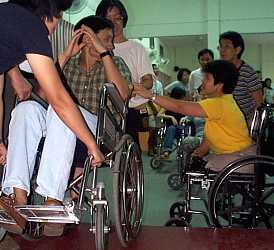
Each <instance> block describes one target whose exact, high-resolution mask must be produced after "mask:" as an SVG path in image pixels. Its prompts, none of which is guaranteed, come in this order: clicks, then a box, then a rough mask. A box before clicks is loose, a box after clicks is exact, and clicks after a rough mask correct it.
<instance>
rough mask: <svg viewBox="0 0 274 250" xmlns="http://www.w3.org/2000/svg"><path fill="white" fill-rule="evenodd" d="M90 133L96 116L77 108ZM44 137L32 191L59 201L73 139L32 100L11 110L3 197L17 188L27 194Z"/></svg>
mask: <svg viewBox="0 0 274 250" xmlns="http://www.w3.org/2000/svg"><path fill="white" fill-rule="evenodd" d="M80 110H81V112H82V114H83V117H84V119H85V120H86V122H87V124H88V126H89V128H90V130H91V132H92V133H93V134H95V132H96V125H97V116H95V115H93V114H91V113H89V112H88V111H87V110H85V109H83V108H81V107H80ZM43 136H46V138H45V143H44V147H43V152H42V156H41V162H40V166H39V170H38V175H37V185H38V187H37V188H36V192H37V193H39V194H40V195H42V196H44V197H51V198H54V199H57V200H60V201H62V200H63V199H64V195H65V191H66V189H67V184H68V179H69V176H70V169H71V165H72V161H73V155H74V150H75V145H76V136H75V135H74V133H73V132H72V131H71V130H70V129H69V128H68V127H67V126H66V125H65V124H64V123H63V121H62V120H61V119H60V118H59V117H58V116H57V114H56V113H55V111H54V110H53V109H52V107H51V106H49V108H48V110H45V109H44V108H43V107H42V106H41V105H40V104H38V103H37V102H35V101H25V102H22V103H19V104H18V105H17V106H16V107H15V108H14V110H13V111H12V116H11V122H10V125H9V138H8V139H9V145H8V153H7V165H6V173H5V177H4V179H3V183H2V190H3V192H4V193H5V194H7V195H9V194H11V193H13V188H14V187H16V188H20V189H23V190H25V191H27V193H28V194H29V192H30V179H31V177H32V174H33V169H34V165H35V158H36V152H37V148H38V145H39V142H40V140H41V138H42V137H43Z"/></svg>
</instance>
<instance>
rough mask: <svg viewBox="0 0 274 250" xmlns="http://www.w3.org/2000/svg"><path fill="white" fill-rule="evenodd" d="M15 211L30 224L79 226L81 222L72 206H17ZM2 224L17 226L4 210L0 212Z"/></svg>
mask: <svg viewBox="0 0 274 250" xmlns="http://www.w3.org/2000/svg"><path fill="white" fill-rule="evenodd" d="M15 209H16V210H17V211H18V213H19V214H20V215H21V216H22V217H24V218H25V219H26V220H27V221H29V222H47V223H64V224H66V223H71V224H79V222H80V220H79V218H78V217H77V216H76V215H75V213H74V205H71V204H70V205H66V206H44V205H25V206H15ZM0 223H5V224H16V222H15V221H14V219H13V218H11V217H10V216H9V215H8V214H7V213H6V212H5V211H3V210H0Z"/></svg>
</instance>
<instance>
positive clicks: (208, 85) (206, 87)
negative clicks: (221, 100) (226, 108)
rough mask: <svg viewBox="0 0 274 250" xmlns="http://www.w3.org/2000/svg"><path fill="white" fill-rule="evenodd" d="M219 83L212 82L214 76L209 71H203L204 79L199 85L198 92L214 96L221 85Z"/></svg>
mask: <svg viewBox="0 0 274 250" xmlns="http://www.w3.org/2000/svg"><path fill="white" fill-rule="evenodd" d="M220 84H222V83H217V84H214V77H213V75H212V74H211V73H204V79H203V82H202V85H201V86H200V94H201V95H203V96H207V97H214V96H216V93H219V92H218V90H219V88H220V87H222V86H221V85H220Z"/></svg>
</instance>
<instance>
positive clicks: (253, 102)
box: [218, 31, 263, 125]
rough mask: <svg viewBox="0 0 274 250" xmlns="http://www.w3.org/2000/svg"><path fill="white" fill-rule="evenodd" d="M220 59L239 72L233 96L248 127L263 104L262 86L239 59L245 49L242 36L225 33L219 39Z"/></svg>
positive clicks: (246, 65) (233, 32) (252, 72)
mask: <svg viewBox="0 0 274 250" xmlns="http://www.w3.org/2000/svg"><path fill="white" fill-rule="evenodd" d="M218 49H219V52H220V58H221V59H224V60H226V61H229V62H232V63H233V64H234V65H235V66H236V68H237V69H238V72H239V77H238V81H237V84H236V87H235V89H234V91H233V96H234V98H235V100H236V102H237V104H238V105H239V107H240V109H241V111H242V112H243V113H244V115H245V118H246V120H247V122H248V124H249V125H250V123H251V119H252V117H253V114H254V111H255V109H256V108H257V107H258V106H259V105H260V104H261V103H262V102H263V96H262V85H261V82H260V81H259V79H258V76H257V74H256V72H255V71H254V69H253V68H252V67H251V66H250V65H248V64H247V63H246V62H245V61H243V60H242V59H241V56H242V54H243V52H244V49H245V44H244V40H243V38H242V36H241V35H240V34H239V33H237V32H235V31H227V32H224V33H222V34H221V35H220V37H219V47H218Z"/></svg>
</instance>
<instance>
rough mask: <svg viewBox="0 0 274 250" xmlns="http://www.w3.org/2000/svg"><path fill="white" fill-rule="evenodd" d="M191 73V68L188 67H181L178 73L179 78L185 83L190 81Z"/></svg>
mask: <svg viewBox="0 0 274 250" xmlns="http://www.w3.org/2000/svg"><path fill="white" fill-rule="evenodd" d="M190 73H191V72H190V70H189V69H187V68H181V69H179V71H178V73H177V80H178V81H180V82H183V83H188V80H189V75H190Z"/></svg>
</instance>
